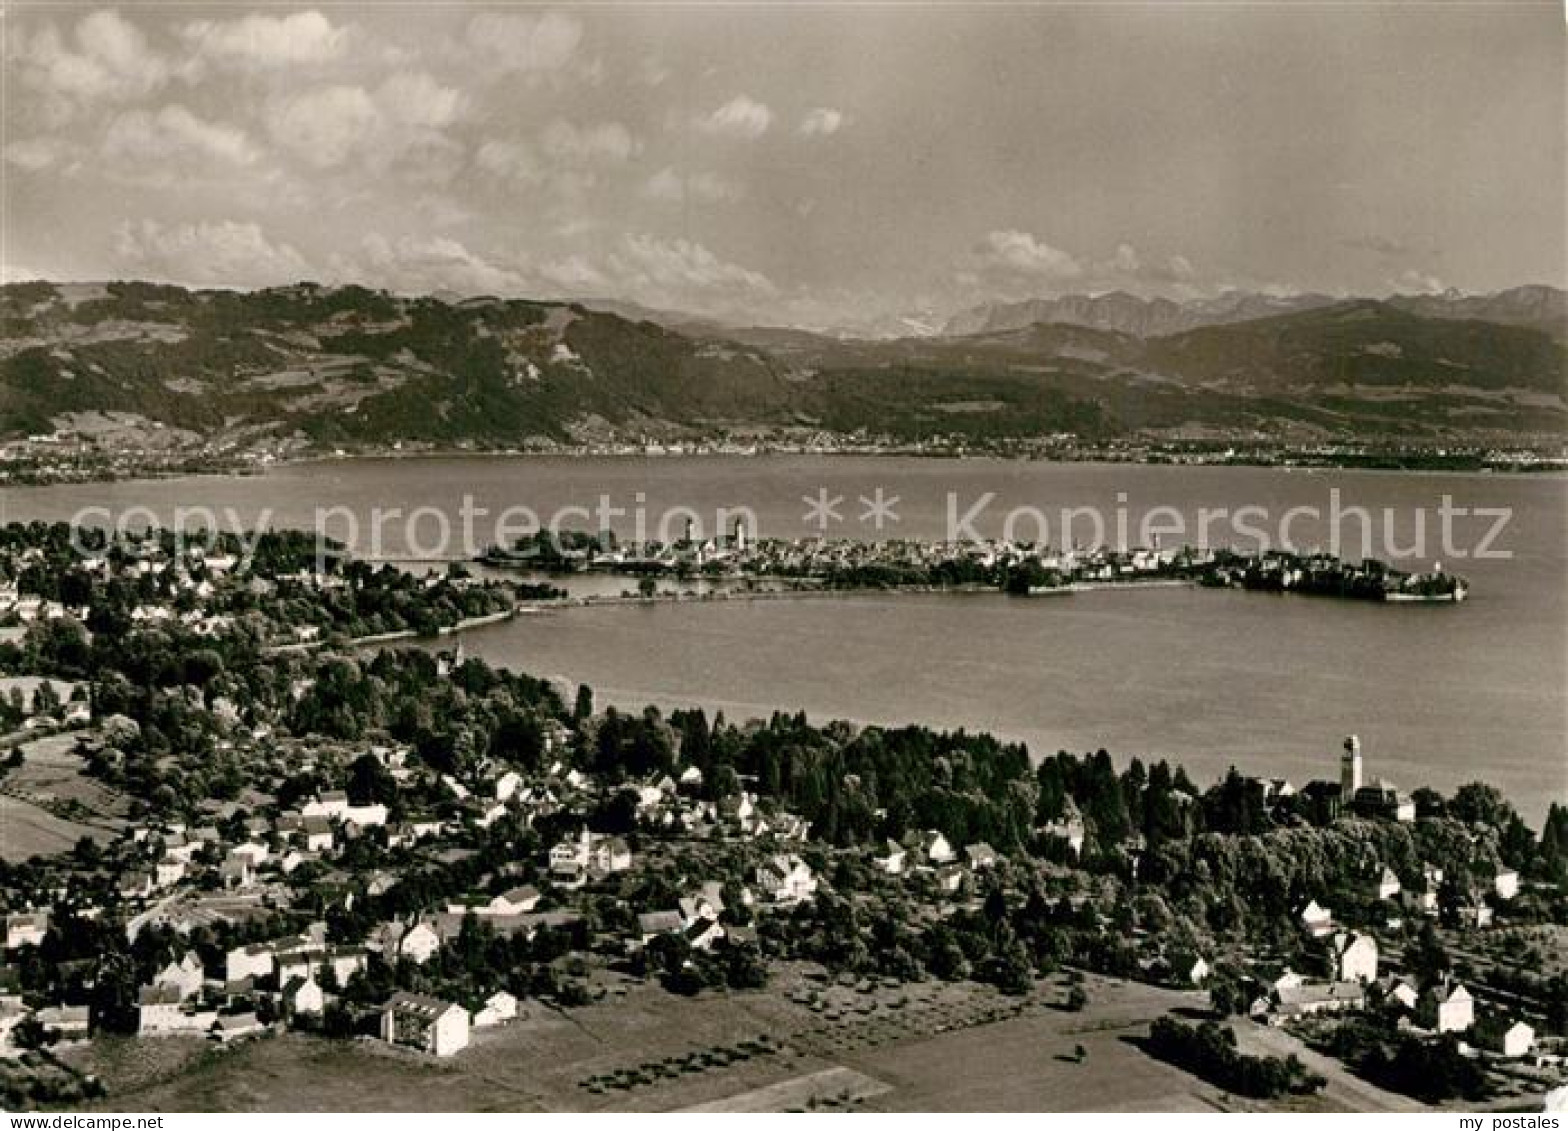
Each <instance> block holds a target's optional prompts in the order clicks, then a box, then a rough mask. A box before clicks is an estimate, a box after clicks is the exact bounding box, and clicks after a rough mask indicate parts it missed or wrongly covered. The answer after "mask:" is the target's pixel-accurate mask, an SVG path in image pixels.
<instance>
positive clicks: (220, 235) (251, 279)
mask: <svg viewBox="0 0 1568 1131" xmlns="http://www.w3.org/2000/svg"><path fill="white" fill-rule="evenodd" d="M114 251H115V255H116V256H117V257H118V258H119V260H120V261H121V262H122V263H124V264H125V265H126V266H127V267H129V268H131V269H132V270H133V271H135V272H136V273H137V274H138V275H140V276H142V277H144V278H157V279H162V280H166V281H169V282H174V283H186V284H196V285H216V286H250V287H258V286H274V285H277V284H280V283H291V282H298V281H299V280H301V279H305V278H308V277H309V276H310V274H311V271H310V268H309V265H308V264H307V263H306V262H305V259H304V257H303V256H301V255H300V253H299V252H298V251H296V250H295V249H294V248H293V247H291V246H290V245H289V244H287V243H274V242H273V241H271V240H269V239H268V238H267V235H266V233H264V232H263V231H262V229H261V228H260V226H259V225H257V224H254V223H249V222H241V221H236V220H217V221H205V220H204V221H201V222H199V223H194V224H170V225H164V224H161V223H159V222H158V221H156V220H142V221H140V222H137V223H132V222H131V221H129V220H127V221H124V222H122V223H121V224H120V225H119V227H117V228H116V229H115V239H114Z"/></svg>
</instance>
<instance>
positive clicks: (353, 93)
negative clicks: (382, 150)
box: [267, 86, 380, 169]
mask: <svg viewBox="0 0 1568 1131" xmlns="http://www.w3.org/2000/svg"><path fill="white" fill-rule="evenodd" d="M379 118H380V114H379V112H378V111H377V110H376V104H375V102H374V101H373V100H372V99H371V97H370V94H369V93H368V92H367V91H366V90H365V89H364V88H363V87H358V86H324V87H318V88H317V89H315V90H310V91H306V92H305V93H303V94H297V95H294V96H293V97H291V98H288V99H285V100H284V101H282V102H279V103H277V104H275V105H274V106H273V107H272V108H271V111H270V113H269V114H268V118H267V128H268V130H269V131H270V132H271V134H272V137H273V140H274V141H276V142H277V143H278V144H279V145H282V146H284V147H285V148H287V149H290V150H292V151H293V152H294V153H296V154H297V155H298V156H300V157H301V158H303V159H304V160H305V161H306V162H308V163H309V164H311V165H315V166H316V167H318V168H323V169H325V168H329V167H331V166H333V165H341V164H342V163H343V162H344V161H346V160H347V159H348V157H349V156H350V155H351V154H352V153H353V152H354V151H355V150H356V149H357V148H359V147H360V146H362V145H363V144H364V143H365V141H366V139H367V137H368V136H369V134H370V132H371V131H372V130H373V129H374V128H375V127H376V125H377V122H378V120H379Z"/></svg>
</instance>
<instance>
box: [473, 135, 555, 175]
mask: <svg viewBox="0 0 1568 1131" xmlns="http://www.w3.org/2000/svg"><path fill="white" fill-rule="evenodd" d="M474 164H475V165H476V166H478V168H479V170H480V171H481V172H483V173H486V174H488V175H490V176H492V177H497V178H499V179H501V180H508V181H523V182H525V183H533V182H537V181H538V180H539V179H540V177H541V176H543V169H541V168H540V165H539V156H538V154H536V153H535V152H534V149H533V146H531V145H529V144H528V143H527V142H526V141H502V140H491V141H487V142H485V143H484V144H483V145H481V146H480V147H479V149H478V150H477V151H476V152H475V153H474Z"/></svg>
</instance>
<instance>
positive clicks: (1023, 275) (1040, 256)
mask: <svg viewBox="0 0 1568 1131" xmlns="http://www.w3.org/2000/svg"><path fill="white" fill-rule="evenodd" d="M968 264H969V269H970V270H971V272H973V273H976V274H987V273H994V274H998V275H1003V276H1011V277H1013V278H1016V279H1022V280H1044V281H1057V280H1064V279H1076V278H1077V277H1078V276H1080V275H1082V274H1083V265H1082V264H1081V263H1079V262H1078V260H1077V259H1075V258H1073V256H1072V255H1070V254H1068V253H1067V252H1065V251H1063V250H1061V249H1060V248H1056V247H1052V246H1051V245H1050V244H1048V243H1046V242H1045V241H1044V240H1041V239H1037V238H1036V237H1035V236H1034V235H1032V234H1031V233H1029V232H1021V231H1018V230H1017V229H1016V228H1006V229H999V230H997V231H993V232H988V233H987V234H986V236H985V238H984V239H983V240H981V241H980V243H979V244H978V245H977V246H976V247H975V248H974V249H973V250H972V251H971V253H970V255H969V257H968Z"/></svg>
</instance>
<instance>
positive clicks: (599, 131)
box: [539, 119, 638, 165]
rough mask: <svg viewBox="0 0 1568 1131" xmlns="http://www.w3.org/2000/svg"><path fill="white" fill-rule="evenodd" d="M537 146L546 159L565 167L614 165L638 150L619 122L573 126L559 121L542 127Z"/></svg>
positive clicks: (634, 141) (633, 139) (633, 140)
mask: <svg viewBox="0 0 1568 1131" xmlns="http://www.w3.org/2000/svg"><path fill="white" fill-rule="evenodd" d="M539 145H540V148H541V149H542V150H543V152H544V153H545V154H546V155H547V156H549V157H551V158H554V159H555V160H557V161H559V162H562V163H563V164H567V165H593V164H616V163H619V162H622V161H625V160H626V159H627V158H629V157H631V156H632V155H633V154H634V153H636V152H637V150H638V144H637V141H636V139H635V138H633V137H632V135H631V131H630V130H628V129H627V128H626V127H625V126H623V125H621V123H619V122H604V123H602V124H599V125H594V126H574V125H573V124H572V123H571V122H567V121H564V120H560V119H557V120H556V121H554V122H551V123H550V124H549V125H548V126H546V127H545V130H544V133H543V134H542V135H541V136H540V139H539Z"/></svg>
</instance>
